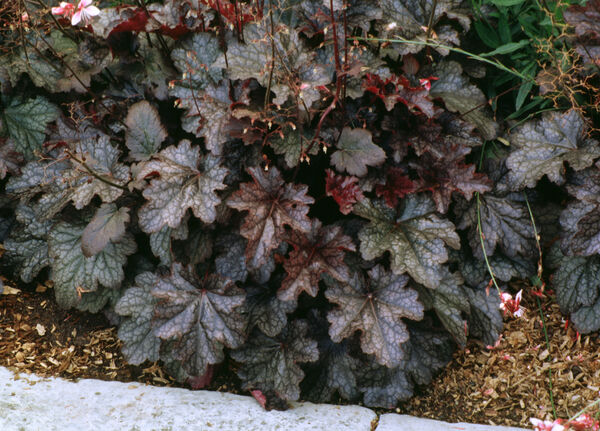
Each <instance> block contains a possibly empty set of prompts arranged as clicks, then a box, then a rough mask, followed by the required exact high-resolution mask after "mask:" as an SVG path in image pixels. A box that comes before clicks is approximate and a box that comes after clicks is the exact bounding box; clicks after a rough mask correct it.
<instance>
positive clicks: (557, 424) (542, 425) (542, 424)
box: [529, 418, 565, 431]
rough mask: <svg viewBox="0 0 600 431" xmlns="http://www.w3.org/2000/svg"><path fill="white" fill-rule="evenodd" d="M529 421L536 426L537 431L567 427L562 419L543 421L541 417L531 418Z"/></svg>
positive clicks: (551, 430)
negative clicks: (563, 424)
mask: <svg viewBox="0 0 600 431" xmlns="http://www.w3.org/2000/svg"><path fill="white" fill-rule="evenodd" d="M529 421H530V422H531V423H532V425H533V426H534V427H535V428H534V429H535V431H564V429H565V427H564V426H562V425H561V422H562V421H561V420H560V419H556V420H555V421H554V422H552V421H543V420H541V419H536V418H530V419H529Z"/></svg>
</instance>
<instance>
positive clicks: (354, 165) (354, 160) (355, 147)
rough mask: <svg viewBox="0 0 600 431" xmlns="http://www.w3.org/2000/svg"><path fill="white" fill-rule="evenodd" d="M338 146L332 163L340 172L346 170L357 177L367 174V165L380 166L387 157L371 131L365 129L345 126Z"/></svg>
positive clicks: (332, 157)
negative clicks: (374, 139)
mask: <svg viewBox="0 0 600 431" xmlns="http://www.w3.org/2000/svg"><path fill="white" fill-rule="evenodd" d="M336 147H337V149H338V150H337V151H336V152H335V153H333V154H332V156H331V164H332V165H334V166H335V167H336V169H337V170H338V171H339V172H343V171H346V172H348V173H349V174H350V175H356V176H357V177H362V176H365V175H366V174H367V166H378V165H380V164H382V163H383V162H384V161H385V158H386V155H385V152H384V151H383V150H382V149H381V147H379V146H377V145H375V144H374V143H373V139H372V135H371V132H370V131H368V130H365V129H351V128H350V127H344V129H343V130H342V134H341V135H340V138H339V140H338V142H337V144H336Z"/></svg>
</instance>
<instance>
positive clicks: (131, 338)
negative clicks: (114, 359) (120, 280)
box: [115, 272, 161, 365]
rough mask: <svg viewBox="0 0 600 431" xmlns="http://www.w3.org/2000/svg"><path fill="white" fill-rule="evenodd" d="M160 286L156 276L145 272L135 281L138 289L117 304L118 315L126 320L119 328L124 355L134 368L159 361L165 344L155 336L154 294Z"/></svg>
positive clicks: (155, 300) (130, 291)
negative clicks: (153, 326)
mask: <svg viewBox="0 0 600 431" xmlns="http://www.w3.org/2000/svg"><path fill="white" fill-rule="evenodd" d="M157 283H158V277H157V276H156V275H155V274H153V273H151V272H144V273H142V274H140V275H138V276H137V277H136V278H135V285H134V286H133V287H130V288H129V289H127V290H126V291H125V293H124V294H123V296H121V298H120V299H119V301H118V302H117V303H116V304H115V312H116V313H117V314H118V315H120V316H123V317H124V318H125V319H124V320H123V322H121V324H120V325H119V334H118V335H119V339H121V341H123V348H122V352H123V355H124V356H125V359H127V362H129V363H130V364H133V365H139V364H141V363H142V362H144V361H146V360H148V361H157V360H158V359H159V349H160V344H161V340H160V338H158V337H156V335H154V333H153V332H152V317H153V315H154V306H155V305H156V303H157V302H158V300H157V299H156V298H155V297H154V296H152V295H151V293H150V292H151V290H152V289H153V288H154V286H156V284H157Z"/></svg>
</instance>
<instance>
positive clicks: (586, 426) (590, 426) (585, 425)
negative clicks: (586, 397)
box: [567, 414, 600, 431]
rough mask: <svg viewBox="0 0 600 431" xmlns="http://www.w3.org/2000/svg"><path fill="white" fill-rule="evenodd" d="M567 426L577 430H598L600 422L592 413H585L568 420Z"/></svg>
mask: <svg viewBox="0 0 600 431" xmlns="http://www.w3.org/2000/svg"><path fill="white" fill-rule="evenodd" d="M567 427H568V429H570V430H575V431H597V430H598V429H599V428H600V424H598V421H597V420H594V419H593V418H592V417H591V416H590V415H588V414H585V415H581V416H579V417H578V418H577V419H574V420H572V421H571V422H568V423H567Z"/></svg>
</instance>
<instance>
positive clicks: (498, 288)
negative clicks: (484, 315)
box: [475, 192, 501, 296]
mask: <svg viewBox="0 0 600 431" xmlns="http://www.w3.org/2000/svg"><path fill="white" fill-rule="evenodd" d="M475 197H476V198H477V232H478V233H479V241H480V243H481V250H482V251H483V259H484V260H485V265H486V266H487V270H488V273H489V274H490V277H492V282H493V283H494V286H495V287H496V291H497V292H498V296H500V294H501V292H500V287H499V286H498V283H497V282H496V277H495V276H494V271H493V270H492V267H491V265H490V261H489V260H488V257H487V253H486V251H485V243H484V241H483V231H482V229H481V201H480V199H479V192H475Z"/></svg>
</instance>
